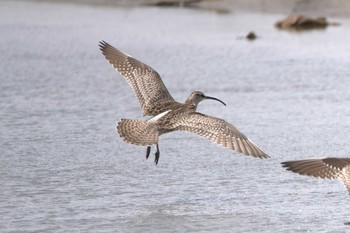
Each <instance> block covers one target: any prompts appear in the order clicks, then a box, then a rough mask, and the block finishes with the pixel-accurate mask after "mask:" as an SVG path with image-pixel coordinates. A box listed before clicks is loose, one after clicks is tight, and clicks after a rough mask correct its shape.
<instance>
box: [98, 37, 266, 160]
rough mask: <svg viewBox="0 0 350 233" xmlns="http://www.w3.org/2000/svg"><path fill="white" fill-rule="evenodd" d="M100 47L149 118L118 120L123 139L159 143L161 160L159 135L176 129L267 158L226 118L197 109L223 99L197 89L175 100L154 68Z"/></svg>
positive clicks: (131, 141) (118, 128)
mask: <svg viewBox="0 0 350 233" xmlns="http://www.w3.org/2000/svg"><path fill="white" fill-rule="evenodd" d="M99 47H100V50H101V51H102V53H103V55H104V56H105V57H106V59H107V60H108V62H109V63H110V64H111V65H112V66H113V67H114V68H115V69H116V70H117V72H119V73H120V74H121V75H122V76H123V77H124V78H125V79H126V80H127V81H128V82H129V84H130V86H131V88H132V89H133V91H134V93H135V95H136V97H137V99H138V101H139V103H140V106H141V108H142V110H143V114H144V115H148V116H152V118H150V119H148V120H128V119H122V120H121V121H120V122H118V123H117V130H118V133H119V135H120V136H121V138H122V139H123V140H124V141H125V142H127V143H131V144H135V145H142V146H148V147H147V152H146V158H148V155H149V153H150V145H156V146H157V152H156V158H155V162H156V163H158V159H159V148H158V139H159V136H160V135H162V134H164V133H168V132H172V131H176V130H182V131H188V132H192V133H195V134H197V135H200V136H202V137H205V138H207V139H209V140H211V141H212V142H214V143H216V144H218V145H221V146H224V147H226V148H229V149H232V150H235V151H237V152H240V153H243V154H246V155H251V156H254V157H258V158H268V157H269V156H268V155H267V154H265V153H264V152H263V151H262V150H261V149H260V148H259V147H258V146H257V145H255V144H254V143H253V142H252V141H251V140H249V139H248V138H247V137H246V136H245V135H244V134H242V133H241V132H240V131H238V130H237V129H236V128H235V127H234V126H233V125H232V124H230V123H228V122H226V121H225V120H223V119H220V118H216V117H212V116H207V115H204V114H201V113H198V112H196V109H197V105H198V103H199V102H201V101H202V100H204V99H213V100H216V101H219V102H221V103H222V104H224V105H225V103H224V102H222V101H221V100H219V99H217V98H214V97H210V96H206V95H204V93H203V92H200V91H194V92H192V93H191V94H190V96H189V97H188V98H187V100H186V102H185V103H179V102H176V101H175V100H174V99H173V98H172V96H171V95H170V93H169V91H168V90H167V88H166V87H165V85H164V83H163V81H162V80H161V78H160V76H159V74H158V73H157V72H156V71H155V70H153V69H152V68H151V67H149V66H147V65H146V64H143V63H142V62H140V61H138V60H136V59H134V58H132V57H131V56H129V55H127V54H125V53H123V52H121V51H119V50H118V49H116V48H114V47H113V46H111V45H109V44H108V43H106V42H104V41H101V42H100V44H99Z"/></svg>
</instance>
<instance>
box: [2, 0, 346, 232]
mask: <svg viewBox="0 0 350 233" xmlns="http://www.w3.org/2000/svg"><path fill="white" fill-rule="evenodd" d="M0 2H1V4H0V35H1V36H0V53H1V56H0V71H1V75H0V99H1V101H0V103H1V110H0V143H1V144H0V177H1V179H0V187H1V192H0V214H1V216H2V217H1V219H0V231H1V232H24V231H26V232H347V231H349V226H347V225H346V224H345V223H347V222H349V221H350V219H349V211H348V210H349V204H350V203H349V200H350V199H349V196H348V194H347V191H346V189H345V188H344V187H343V186H342V185H341V184H340V183H339V182H337V181H332V180H318V179H314V178H311V177H303V176H299V175H296V174H293V173H290V172H287V171H285V170H284V169H283V168H282V167H281V165H280V163H281V162H283V161H286V160H294V159H304V158H310V157H327V156H333V157H349V153H350V145H349V139H350V133H349V132H350V108H349V100H350V92H349V87H350V77H349V76H350V66H349V54H350V44H349V41H350V30H349V26H350V20H349V18H348V16H349V12H350V11H349V9H350V3H349V2H348V1H345V0H343V1H341V0H337V1H323V0H298V1H297V0H295V1H288V2H287V1H282V0H265V1H264V0H260V1H243V0H242V1H233V0H232V1H229V0H226V1H224V0H223V1H220V0H216V1H195V0H193V1H153V0H152V1H151V0H149V1H147V0H145V1H141V0H135V1H126V0H123V1H113V0H101V1H98V0H96V1H93V0H86V1H79V0H76V1H74V0H71V1H49V0H47V1H17V0H16V1H13V0H11V1H6V0H2V1H0ZM292 13H294V14H300V15H302V17H310V18H311V19H316V18H317V17H326V19H327V22H329V24H328V23H326V24H324V25H317V23H318V21H317V20H316V21H315V22H314V23H315V24H313V25H314V26H315V25H316V26H315V27H307V28H306V29H305V28H304V27H303V26H300V25H296V26H295V24H294V23H293V22H294V21H293V22H292V23H290V24H287V25H288V26H287V27H285V28H277V27H276V26H275V24H276V22H277V21H279V20H283V19H285V18H286V17H287V16H289V15H290V14H292ZM300 15H298V17H299V16H300ZM303 19H304V18H303ZM288 22H291V21H290V19H289V21H288ZM298 22H299V21H298ZM308 22H310V21H308ZM312 22H313V21H312ZM289 25H290V27H289ZM248 34H250V35H254V36H248ZM101 40H105V41H106V42H108V43H110V44H111V45H113V46H115V47H116V48H118V49H120V50H122V51H124V52H126V53H128V54H130V55H132V56H133V57H135V58H136V59H138V60H140V61H142V62H144V63H146V64H148V65H149V66H151V67H152V68H154V69H155V70H157V71H158V73H159V74H160V75H161V77H162V79H163V82H164V83H165V85H166V86H167V87H168V89H169V91H170V93H171V94H172V96H173V97H174V98H175V99H176V100H178V101H180V102H183V101H184V100H185V99H186V98H187V96H188V95H189V94H190V92H191V91H193V90H201V91H203V92H205V93H206V94H207V95H210V96H214V97H217V98H219V99H221V100H223V101H224V102H225V103H226V104H227V106H226V107H224V106H222V105H220V104H218V103H216V102H215V101H204V102H202V103H201V104H200V105H199V108H198V111H199V112H201V113H204V114H208V115H213V116H216V117H219V118H223V119H225V120H227V121H228V122H230V123H232V124H234V125H235V126H236V127H237V128H238V129H239V130H240V131H241V132H243V133H244V134H245V135H247V136H248V137H249V138H250V139H252V140H253V141H254V142H255V143H256V144H257V145H259V147H261V148H262V149H263V150H264V151H265V152H266V153H267V154H269V155H270V157H271V158H270V159H267V160H260V159H256V158H253V157H249V156H245V155H242V154H239V153H236V152H233V151H230V150H227V149H225V148H222V147H219V146H217V145H215V144H213V143H211V142H209V141H207V140H206V139H203V138H200V137H198V136H196V135H193V134H190V133H184V132H175V133H171V134H168V135H164V136H162V137H161V138H160V142H159V143H160V144H159V145H160V151H161V155H160V161H159V164H158V166H156V165H154V163H153V157H151V159H149V160H145V148H143V147H138V146H133V145H130V144H126V143H124V142H123V141H122V140H121V138H120V137H119V135H118V134H117V133H116V130H115V123H116V122H117V121H119V120H120V119H121V118H130V119H142V112H141V109H140V107H139V104H138V102H137V100H136V98H135V96H134V94H133V92H132V90H131V88H130V87H129V86H128V84H127V82H126V81H125V80H124V79H123V78H122V77H121V76H120V75H119V74H118V73H117V72H115V70H114V69H113V68H112V67H111V66H110V65H109V64H108V63H107V62H106V60H105V58H104V57H103V56H102V54H101V52H100V50H99V48H98V42H99V41H101ZM153 153H154V148H153V151H152V154H153ZM152 156H153V155H152Z"/></svg>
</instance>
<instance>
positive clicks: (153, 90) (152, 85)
mask: <svg viewBox="0 0 350 233" xmlns="http://www.w3.org/2000/svg"><path fill="white" fill-rule="evenodd" d="M99 47H100V50H101V51H102V54H103V55H104V56H105V57H106V59H107V60H108V62H109V63H110V64H111V65H112V66H113V67H114V68H115V69H116V70H117V71H118V72H119V73H120V74H121V75H122V76H123V77H124V78H125V79H126V80H127V81H128V82H129V84H130V86H131V88H132V89H133V91H134V93H135V95H136V97H137V99H138V101H139V103H140V106H141V109H142V110H143V115H144V116H155V115H158V114H159V113H161V112H164V111H165V110H167V109H168V108H169V106H171V105H172V104H173V103H176V101H175V100H174V99H173V97H172V96H171V95H170V93H169V91H168V89H167V88H166V87H165V85H164V83H163V81H162V79H161V78H160V76H159V74H158V73H157V72H156V71H155V70H153V69H152V68H151V67H149V66H148V65H146V64H143V63H142V62H140V61H138V60H136V59H135V58H133V57H131V56H129V55H127V54H125V53H123V52H121V51H119V50H118V49H116V48H114V47H113V46H111V45H110V44H108V43H107V42H105V41H100V43H99Z"/></svg>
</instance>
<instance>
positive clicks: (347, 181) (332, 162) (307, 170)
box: [282, 158, 350, 194]
mask: <svg viewBox="0 0 350 233" xmlns="http://www.w3.org/2000/svg"><path fill="white" fill-rule="evenodd" d="M282 165H283V167H286V168H287V170H289V171H292V172H295V173H298V174H300V175H306V176H314V177H318V178H324V179H338V180H340V182H342V183H343V184H344V186H345V187H346V188H347V190H348V192H349V194H350V158H318V159H316V158H315V159H305V160H295V161H287V162H283V163H282Z"/></svg>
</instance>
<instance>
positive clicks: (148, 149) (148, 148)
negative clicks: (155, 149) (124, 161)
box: [146, 146, 151, 159]
mask: <svg viewBox="0 0 350 233" xmlns="http://www.w3.org/2000/svg"><path fill="white" fill-rule="evenodd" d="M150 153H151V146H147V150H146V159H148V157H149V154H150Z"/></svg>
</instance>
